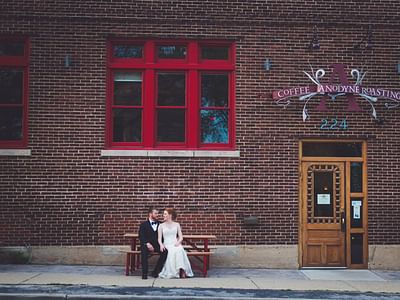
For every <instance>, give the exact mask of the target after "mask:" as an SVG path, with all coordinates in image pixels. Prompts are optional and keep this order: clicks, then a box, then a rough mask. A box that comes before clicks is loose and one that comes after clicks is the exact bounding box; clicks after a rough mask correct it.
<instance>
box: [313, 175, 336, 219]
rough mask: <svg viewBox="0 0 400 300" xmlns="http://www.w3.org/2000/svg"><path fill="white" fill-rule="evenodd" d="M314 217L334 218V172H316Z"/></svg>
mask: <svg viewBox="0 0 400 300" xmlns="http://www.w3.org/2000/svg"><path fill="white" fill-rule="evenodd" d="M314 217H333V173H332V172H314Z"/></svg>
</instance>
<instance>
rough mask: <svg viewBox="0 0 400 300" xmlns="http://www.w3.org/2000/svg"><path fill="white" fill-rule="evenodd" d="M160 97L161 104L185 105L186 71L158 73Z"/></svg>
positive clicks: (158, 100)
mask: <svg viewBox="0 0 400 300" xmlns="http://www.w3.org/2000/svg"><path fill="white" fill-rule="evenodd" d="M157 82H158V88H157V91H158V99H157V104H158V105H160V106H184V105H185V94H186V78H185V73H158V76H157Z"/></svg>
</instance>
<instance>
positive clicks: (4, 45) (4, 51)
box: [0, 41, 25, 56]
mask: <svg viewBox="0 0 400 300" xmlns="http://www.w3.org/2000/svg"><path fill="white" fill-rule="evenodd" d="M24 48H25V47H24V43H23V42H10V41H8V42H7V41H0V56H23V55H24V50H25V49H24Z"/></svg>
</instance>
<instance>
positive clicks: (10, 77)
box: [0, 69, 23, 104]
mask: <svg viewBox="0 0 400 300" xmlns="http://www.w3.org/2000/svg"><path fill="white" fill-rule="evenodd" d="M22 75H23V72H22V71H20V70H10V69H0V104H16V103H22V80H23V76H22Z"/></svg>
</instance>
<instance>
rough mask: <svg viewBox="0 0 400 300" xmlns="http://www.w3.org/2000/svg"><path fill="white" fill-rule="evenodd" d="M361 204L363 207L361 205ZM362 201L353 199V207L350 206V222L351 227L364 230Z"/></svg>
mask: <svg viewBox="0 0 400 300" xmlns="http://www.w3.org/2000/svg"><path fill="white" fill-rule="evenodd" d="M359 204H361V205H359ZM362 205H363V202H362V199H353V198H352V199H351V206H350V214H351V216H350V220H351V227H352V228H362V227H363V224H362V218H363V213H362Z"/></svg>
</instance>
